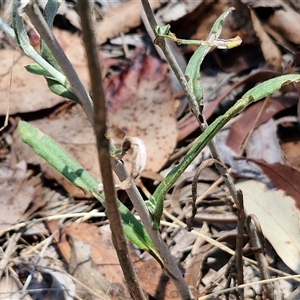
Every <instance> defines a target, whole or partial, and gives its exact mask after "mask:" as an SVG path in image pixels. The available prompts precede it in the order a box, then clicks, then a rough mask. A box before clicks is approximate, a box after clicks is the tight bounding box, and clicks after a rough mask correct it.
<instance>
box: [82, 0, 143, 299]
mask: <svg viewBox="0 0 300 300" xmlns="http://www.w3.org/2000/svg"><path fill="white" fill-rule="evenodd" d="M78 13H79V15H80V18H81V25H82V35H83V41H84V45H85V49H86V55H87V60H88V67H89V73H90V80H91V88H92V98H93V103H94V130H95V135H96V140H97V150H98V158H99V162H100V170H101V174H102V181H103V188H104V194H105V199H106V209H107V216H108V219H109V222H110V227H111V231H112V240H113V243H114V246H115V248H116V251H117V255H118V258H119V261H120V265H121V267H122V270H123V274H124V277H125V279H126V283H127V286H128V289H129V292H130V294H131V296H132V297H133V298H134V299H145V300H146V299H147V298H146V296H145V294H144V292H143V290H142V288H141V286H140V284H139V280H138V278H137V275H136V273H135V270H134V268H133V263H132V260H131V258H130V254H129V250H128V245H127V241H126V237H125V234H124V231H123V227H122V223H121V217H120V213H119V210H118V204H117V197H116V192H115V187H114V180H113V173H112V168H111V158H110V145H109V139H108V138H107V109H106V101H105V94H104V88H103V82H102V76H101V67H100V62H99V57H98V51H97V45H96V39H95V34H94V24H93V23H92V19H91V16H92V11H91V5H90V0H88V1H87V0H79V1H78Z"/></svg>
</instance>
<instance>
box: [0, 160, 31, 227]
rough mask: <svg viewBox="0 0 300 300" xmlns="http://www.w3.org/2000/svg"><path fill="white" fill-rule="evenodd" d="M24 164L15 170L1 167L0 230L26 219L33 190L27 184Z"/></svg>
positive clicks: (21, 163) (20, 164)
mask: <svg viewBox="0 0 300 300" xmlns="http://www.w3.org/2000/svg"><path fill="white" fill-rule="evenodd" d="M27 177H28V175H27V174H26V163H25V162H24V161H23V162H20V163H19V164H17V165H16V167H15V169H14V170H13V169H10V168H7V167H6V168H5V167H3V166H2V167H1V175H0V190H1V195H0V206H1V210H0V229H4V228H7V227H9V226H11V225H13V224H15V223H17V222H18V221H21V220H24V217H25V218H26V215H25V212H26V210H27V209H28V207H29V206H30V204H31V202H32V201H33V197H34V193H35V189H34V187H33V186H32V185H30V184H28V182H27Z"/></svg>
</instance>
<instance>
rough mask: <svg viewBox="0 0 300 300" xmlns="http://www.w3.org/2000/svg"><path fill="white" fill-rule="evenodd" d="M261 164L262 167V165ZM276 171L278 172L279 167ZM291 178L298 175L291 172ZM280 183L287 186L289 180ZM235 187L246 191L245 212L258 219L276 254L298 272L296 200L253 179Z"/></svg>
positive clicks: (299, 234)
mask: <svg viewBox="0 0 300 300" xmlns="http://www.w3.org/2000/svg"><path fill="white" fill-rule="evenodd" d="M259 165H260V166H261V167H262V164H259ZM277 165H278V164H277ZM270 167H271V166H270ZM276 169H277V170H276V172H277V171H278V168H277V167H276ZM280 172H281V170H280ZM268 174H270V173H269V172H268ZM285 175H287V174H285ZM288 176H289V179H292V178H293V177H294V176H295V174H294V172H292V173H291V172H288ZM297 176H298V177H299V175H297ZM281 181H282V184H283V185H284V184H286V183H287V180H284V181H283V180H281ZM296 181H297V180H295V181H294V183H296ZM298 183H299V180H298V181H297V184H298ZM288 184H289V183H288ZM236 188H238V189H241V190H242V191H243V195H244V206H245V210H246V213H247V214H254V215H255V216H256V217H257V219H258V221H259V223H260V226H261V228H262V232H263V234H264V235H265V236H266V238H267V239H268V240H269V242H270V243H271V244H272V245H273V247H274V249H275V250H276V252H277V254H278V255H279V256H280V257H281V259H282V260H283V261H284V262H285V263H286V264H287V265H288V266H289V267H290V268H291V269H292V270H294V271H295V272H296V273H299V272H300V242H299V241H300V229H299V209H298V210H297V208H296V207H295V202H294V200H293V199H292V198H291V197H289V196H286V195H285V193H284V191H282V190H270V189H267V187H266V185H265V184H263V183H261V182H258V181H254V180H247V181H244V182H239V183H237V184H236ZM298 194H299V191H298ZM298 207H299V206H298Z"/></svg>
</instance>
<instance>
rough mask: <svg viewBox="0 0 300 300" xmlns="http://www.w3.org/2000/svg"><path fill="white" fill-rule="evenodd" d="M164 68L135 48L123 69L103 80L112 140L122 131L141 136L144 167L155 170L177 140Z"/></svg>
mask: <svg viewBox="0 0 300 300" xmlns="http://www.w3.org/2000/svg"><path fill="white" fill-rule="evenodd" d="M167 71H168V68H167V65H166V64H165V63H163V62H162V61H161V60H158V59H156V58H154V57H152V56H150V55H147V54H144V53H141V52H138V53H136V55H135V56H134V58H133V59H132V60H131V62H130V65H129V67H127V69H125V70H123V71H122V73H121V74H120V75H116V76H113V77H111V78H109V79H108V80H107V81H106V91H107V100H108V109H109V123H110V125H111V127H112V137H113V140H114V142H115V143H117V144H120V143H121V141H122V139H123V138H124V136H125V135H129V136H132V137H139V138H140V139H142V140H143V141H144V143H145V145H146V149H147V166H146V171H153V172H157V171H158V170H159V169H160V168H161V167H162V166H163V165H164V163H165V162H166V161H167V160H168V157H169V155H170V154H171V153H172V152H173V149H174V147H175V144H176V140H177V126H176V119H175V116H174V101H173V97H172V93H171V87H170V80H169V77H168V74H167ZM126 159H128V158H127V157H126V156H125V160H126ZM129 160H130V159H129Z"/></svg>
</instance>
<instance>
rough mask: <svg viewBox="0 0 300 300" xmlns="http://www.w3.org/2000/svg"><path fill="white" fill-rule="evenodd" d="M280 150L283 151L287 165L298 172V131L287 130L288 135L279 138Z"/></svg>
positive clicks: (299, 163)
mask: <svg viewBox="0 0 300 300" xmlns="http://www.w3.org/2000/svg"><path fill="white" fill-rule="evenodd" d="M281 148H282V150H283V151H284V156H285V158H286V160H287V164H288V165H290V166H293V167H294V168H295V169H297V170H300V155H299V153H300V137H299V131H298V130H295V129H289V132H288V135H284V136H283V137H282V138H281Z"/></svg>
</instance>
